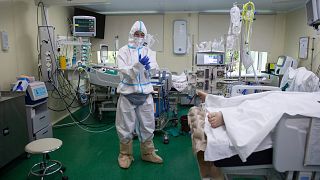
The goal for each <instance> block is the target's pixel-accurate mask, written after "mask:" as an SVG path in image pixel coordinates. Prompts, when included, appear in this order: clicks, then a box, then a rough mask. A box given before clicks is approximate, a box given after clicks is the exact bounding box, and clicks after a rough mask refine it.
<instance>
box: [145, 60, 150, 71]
mask: <svg viewBox="0 0 320 180" xmlns="http://www.w3.org/2000/svg"><path fill="white" fill-rule="evenodd" d="M144 68H145V69H146V70H147V71H148V70H149V69H150V68H151V67H150V62H148V64H146V65H145V66H144Z"/></svg>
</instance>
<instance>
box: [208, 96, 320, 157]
mask: <svg viewBox="0 0 320 180" xmlns="http://www.w3.org/2000/svg"><path fill="white" fill-rule="evenodd" d="M319 101H320V93H319V92H316V93H301V92H277V91H269V92H263V93H257V94H249V95H245V96H236V97H231V98H224V97H221V96H214V95H208V96H207V98H206V103H205V105H206V109H207V111H208V112H217V111H221V112H222V114H223V118H224V122H225V126H221V127H219V128H211V127H210V124H209V122H208V120H206V123H205V128H204V129H205V133H206V135H207V148H206V151H205V160H206V161H216V160H219V159H224V158H228V157H231V156H233V155H235V154H238V155H239V156H240V158H241V160H242V161H243V162H245V161H246V158H247V157H248V156H249V155H250V154H251V153H253V152H255V151H260V150H264V149H267V148H270V147H271V145H272V142H271V138H270V132H271V131H272V130H273V128H274V127H275V126H276V125H277V123H278V121H279V120H280V118H281V117H282V115H283V114H285V113H287V114H289V115H292V116H293V115H298V114H299V115H303V116H308V117H319V118H320V103H319Z"/></svg>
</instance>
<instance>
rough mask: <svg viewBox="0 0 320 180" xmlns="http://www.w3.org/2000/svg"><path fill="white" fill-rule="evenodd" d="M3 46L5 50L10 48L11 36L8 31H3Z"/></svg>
mask: <svg viewBox="0 0 320 180" xmlns="http://www.w3.org/2000/svg"><path fill="white" fill-rule="evenodd" d="M1 47H2V50H3V51H8V50H9V37H8V33H7V32H6V31H1Z"/></svg>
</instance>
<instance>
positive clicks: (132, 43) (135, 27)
mask: <svg viewBox="0 0 320 180" xmlns="http://www.w3.org/2000/svg"><path fill="white" fill-rule="evenodd" d="M136 31H141V32H143V33H144V34H145V37H146V36H147V33H148V31H147V28H146V26H145V25H144V23H143V22H142V21H136V22H135V23H134V24H133V25H132V27H131V30H130V32H129V39H128V45H129V47H132V48H137V47H140V46H142V44H143V43H142V44H137V43H136V42H135V38H134V33H135V32H136ZM144 41H145V38H144Z"/></svg>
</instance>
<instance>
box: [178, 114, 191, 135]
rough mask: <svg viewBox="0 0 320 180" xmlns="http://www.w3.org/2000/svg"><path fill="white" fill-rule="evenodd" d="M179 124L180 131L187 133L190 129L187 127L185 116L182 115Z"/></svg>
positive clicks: (186, 117)
mask: <svg viewBox="0 0 320 180" xmlns="http://www.w3.org/2000/svg"><path fill="white" fill-rule="evenodd" d="M180 124H181V131H182V132H186V133H189V131H190V127H189V125H188V116H187V115H183V116H181V117H180Z"/></svg>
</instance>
